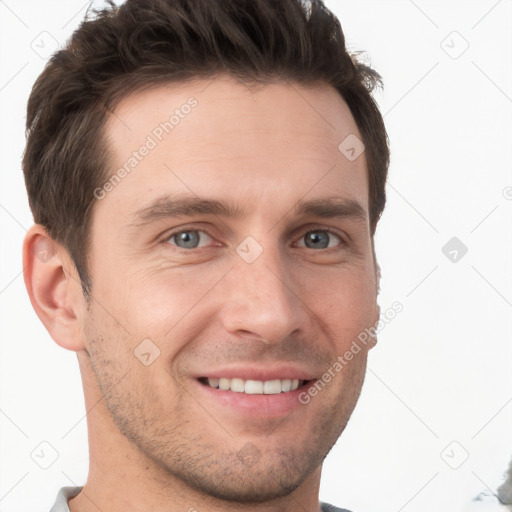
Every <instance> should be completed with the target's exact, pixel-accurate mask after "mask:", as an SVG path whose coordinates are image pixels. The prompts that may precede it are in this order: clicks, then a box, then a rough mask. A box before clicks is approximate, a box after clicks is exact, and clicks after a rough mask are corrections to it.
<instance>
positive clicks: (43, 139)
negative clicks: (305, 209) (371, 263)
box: [23, 0, 389, 296]
mask: <svg viewBox="0 0 512 512" xmlns="http://www.w3.org/2000/svg"><path fill="white" fill-rule="evenodd" d="M92 13H93V15H92V16H91V15H90V14H89V13H88V14H87V15H86V18H85V20H84V21H83V22H82V24H81V25H80V27H79V28H78V29H77V30H76V31H75V32H74V34H73V36H72V37H71V39H70V40H69V42H68V43H67V45H66V47H65V48H64V49H62V50H60V51H58V52H56V53H55V54H54V55H53V56H52V58H51V59H50V61H49V62H48V63H47V65H46V67H45V69H44V71H43V72H42V73H41V75H40V76H39V77H38V79H37V81H36V82H35V84H34V86H33V88H32V92H31V94H30V98H29V101H28V108H27V125H26V128H27V132H26V135H27V143H26V148H25V152H24V155H23V171H24V174H25V183H26V186H27V191H28V196H29V203H30V208H31V210H32V213H33V215H34V221H35V222H36V223H38V224H41V225H43V226H44V227H45V228H46V230H47V232H48V234H49V235H50V236H51V237H52V238H53V239H54V240H56V241H57V242H59V243H61V244H62V245H63V246H64V247H65V248H66V249H67V250H68V251H69V253H70V256H71V258H72V259H73V262H74V263H75V266H76V268H77V271H78V274H79V276H80V279H81V282H82V288H83V291H84V294H85V295H86V296H87V295H88V293H89V291H90V289H91V279H90V276H89V274H88V271H87V268H88V265H87V255H88V253H89V248H90V236H91V233H90V224H91V213H92V209H93V207H94V201H95V196H94V193H93V191H94V190H95V189H96V188H97V187H98V186H101V184H102V182H104V181H105V179H106V177H107V175H108V162H109V151H108V147H107V144H106V140H105V137H104V126H105V121H106V118H107V112H109V111H112V110H113V109H114V108H115V107H116V105H117V104H118V103H119V101H120V100H121V99H122V98H123V97H126V96H127V95H128V94H130V93H133V92H135V91H138V90H141V89H144V88H147V87H153V86H157V85H159V84H164V83H172V82H179V81H183V80H187V79H193V78H206V77H212V76H215V75H219V74H229V75H231V76H233V77H234V78H236V79H238V80H242V81H246V82H251V81H253V82H258V83H262V84H265V83H270V82H272V81H277V80H288V81H292V82H295V83H299V84H313V83H318V82H326V83H328V84H330V85H332V86H333V87H334V88H336V89H337V90H338V92H339V93H340V94H341V96H342V97H343V99H344V100H345V102H346V103H347V105H348V106H349V108H350V110H351V112H352V115H353V117H354V119H355V122H356V123H357V126H358V128H359V131H360V133H361V136H362V138H363V143H364V144H365V147H366V153H365V154H366V159H367V163H368V181H369V207H370V211H369V216H370V223H371V229H372V236H373V235H374V233H375V229H376V225H377V222H378V220H379V218H380V216H381V214H382V211H383V209H384V205H385V202H386V195H385V183H386V177H387V170H388V166H389V147H388V138H387V134H386V130H385V127H384V122H383V119H382V116H381V114H380V112H379V109H378V107H377V105H376V103H375V101H374V100H373V98H372V95H371V92H372V90H373V89H374V88H375V86H377V85H382V84H381V79H380V76H379V75H378V74H377V73H376V72H375V71H374V70H373V69H371V68H370V67H368V66H366V65H364V64H362V63H361V62H359V61H358V59H357V57H356V56H355V55H350V54H349V53H348V51H347V50H346V48H345V37H344V35H343V31H342V29H341V26H340V23H339V21H338V19H337V18H336V17H335V16H334V15H333V14H332V13H331V12H330V11H329V10H328V9H327V8H326V6H325V5H324V3H323V1H322V0H309V1H308V0H127V1H126V2H125V3H124V4H123V5H121V6H116V5H115V4H114V3H113V2H109V7H108V8H106V9H102V10H95V11H92ZM340 142H341V141H340Z"/></svg>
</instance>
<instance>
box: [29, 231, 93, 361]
mask: <svg viewBox="0 0 512 512" xmlns="http://www.w3.org/2000/svg"><path fill="white" fill-rule="evenodd" d="M73 270H74V266H73V265H72V264H71V260H70V258H68V257H67V251H65V249H64V248H63V247H62V246H60V245H59V244H57V243H56V242H55V241H54V240H52V239H51V237H50V236H49V235H48V234H47V232H46V230H45V229H44V228H43V226H41V225H38V224H36V225H34V226H32V228H30V230H29V231H28V233H27V234H26V236H25V240H24V242H23V277H24V280H25V286H26V288H27V292H28V294H29V297H30V302H31V303H32V307H33V308H34V310H35V312H36V314H37V316H38V317H39V319H40V320H41V322H43V324H44V326H45V327H46V330H47V331H48V332H49V334H50V336H51V337H52V338H53V340H54V341H55V342H56V343H57V344H58V345H60V346H61V347H63V348H66V349H68V350H73V351H79V350H82V349H84V343H83V339H82V336H81V329H80V322H79V316H78V315H77V313H79V311H80V308H81V304H80V300H81V297H82V295H81V293H80V289H81V287H80V282H79V281H77V279H76V278H75V277H74V276H73V274H72V272H73ZM77 290H78V293H77Z"/></svg>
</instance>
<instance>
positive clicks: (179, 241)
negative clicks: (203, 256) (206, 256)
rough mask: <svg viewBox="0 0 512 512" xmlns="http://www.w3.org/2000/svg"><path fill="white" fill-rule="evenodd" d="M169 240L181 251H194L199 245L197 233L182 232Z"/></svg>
mask: <svg viewBox="0 0 512 512" xmlns="http://www.w3.org/2000/svg"><path fill="white" fill-rule="evenodd" d="M171 239H172V240H173V241H174V243H175V244H176V245H177V246H178V247H180V248H182V249H195V248H196V247H197V246H198V245H199V240H200V236H199V231H193V230H191V231H182V232H181V233H177V234H176V235H173V236H172V237H171Z"/></svg>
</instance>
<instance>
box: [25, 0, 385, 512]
mask: <svg viewBox="0 0 512 512" xmlns="http://www.w3.org/2000/svg"><path fill="white" fill-rule="evenodd" d="M378 82H379V76H378V75H377V74H376V73H375V72H374V71H373V70H371V69H370V68H368V67H366V66H364V65H362V64H360V63H358V62H357V61H356V60H355V58H352V57H351V56H350V55H349V54H348V53H347V51H346V49H345V43H344V36H343V32H342V30H341V27H340V25H339V22H338V20H337V19H336V18H335V17H334V16H333V15H332V14H331V13H330V12H329V11H328V10H327V9H326V7H325V6H324V5H323V3H322V2H321V1H319V0H318V1H312V2H301V1H299V0H279V1H276V0H160V1H159V0H144V1H142V0H127V2H126V3H125V4H123V5H122V6H120V7H115V6H114V5H111V6H110V8H108V9H105V10H103V11H101V12H97V13H96V14H95V17H93V18H91V19H87V20H86V21H85V22H84V23H83V24H82V25H81V27H80V28H79V29H78V30H77V31H76V32H75V34H74V35H73V37H72V39H71V40H70V42H69V43H68V45H67V47H66V48H65V49H63V50H61V51H59V52H57V53H56V54H55V55H54V56H53V57H52V59H51V60H50V62H49V64H48V65H47V67H46V69H45V70H44V71H43V73H42V74H41V76H40V77H39V78H38V80H37V82H36V84H35V86H34V88H33V91H32V93H31V96H30V99H29V103H28V113H27V147H26V151H25V154H24V158H23V168H24V173H25V178H26V184H27V190H28V194H29V202H30V206H31V208H32V211H33V214H34V219H35V222H36V224H35V225H34V226H33V227H32V228H31V229H30V231H29V233H28V234H27V236H26V239H25V242H24V268H25V283H26V286H27V290H28V293H29V295H30V299H31V302H32V305H33V307H34V309H35V311H36V313H37V314H38V316H39V317H40V319H41V321H42V322H43V323H44V325H45V327H46V328H47V330H48V331H49V333H50V335H51V336H52V338H53V339H54V340H55V341H56V342H57V343H58V344H59V345H60V346H62V347H63V348H66V349H68V350H73V351H76V353H77V356H78V361H79V365H80V371H81V375H82V380H83V386H84V395H85V402H86V409H87V412H88V414H87V421H88V432H89V455H90V467H89V475H88V479H87V482H86V483H85V485H84V486H83V487H78V488H64V489H62V490H61V492H60V493H59V496H58V497H57V501H56V503H55V505H54V507H53V509H52V511H53V512H57V511H59V512H61V511H67V510H70V511H71V512H88V511H93V510H94V511H97V510H102V511H124V512H129V511H136V510H151V511H154V512H159V511H164V510H165V511H166V512H177V511H184V510H186V511H189V512H192V511H228V510H229V511H233V510H243V511H246V512H257V511H263V510H264V511H266V512H269V511H276V512H277V511H279V512H289V511H292V510H293V511H296V510H303V511H307V512H317V511H319V510H322V511H333V510H341V509H336V508H334V507H332V506H330V505H327V504H325V503H322V502H319V485H320V476H321V468H322V463H323V460H324V458H325V457H326V455H327V453H328V452H329V451H330V449H331V448H332V446H333V445H334V443H335V442H336V440H337V439H338V437H339V436H340V434H341V433H342V431H343V430H344V428H345V426H346V424H347V422H348V420H349V418H350V415H351V413H352V411H353V409H354V406H355V404H356V402H357V399H358V397H359V393H360V390H361V386H362V384H363V380H364V374H365V369H366V360H367V353H368V350H369V349H370V348H371V347H372V346H373V345H374V344H375V341H376V340H375V336H374V334H375V329H374V326H375V325H376V323H377V322H378V320H379V307H378V305H377V295H378V281H379V267H378V265H377V262H376V258H375V252H374V247H373V236H374V233H375V229H376V225H377V222H378V219H379V217H380V215H381V213H382V211H383V208H384V204H385V192H384V186H385V181H386V175H387V168H388V164H389V150H388V145H387V136H386V131H385V128H384V125H383V122H382V117H381V115H380V113H379V110H378V108H377V106H376V104H375V102H374V100H373V99H372V97H371V94H370V93H371V90H372V88H373V87H374V86H375V85H376V84H377V83H378ZM368 333H369V334H368Z"/></svg>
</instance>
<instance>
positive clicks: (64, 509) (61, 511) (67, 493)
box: [50, 487, 82, 512]
mask: <svg viewBox="0 0 512 512" xmlns="http://www.w3.org/2000/svg"><path fill="white" fill-rule="evenodd" d="M81 490H82V488H81V487H62V489H61V490H60V491H59V494H57V498H56V500H55V503H54V504H53V507H52V508H51V510H50V512H69V507H68V500H70V499H71V498H74V497H75V496H76V495H77V494H78V493H79V492H80V491H81Z"/></svg>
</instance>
